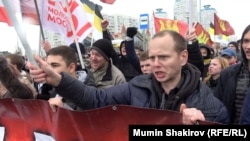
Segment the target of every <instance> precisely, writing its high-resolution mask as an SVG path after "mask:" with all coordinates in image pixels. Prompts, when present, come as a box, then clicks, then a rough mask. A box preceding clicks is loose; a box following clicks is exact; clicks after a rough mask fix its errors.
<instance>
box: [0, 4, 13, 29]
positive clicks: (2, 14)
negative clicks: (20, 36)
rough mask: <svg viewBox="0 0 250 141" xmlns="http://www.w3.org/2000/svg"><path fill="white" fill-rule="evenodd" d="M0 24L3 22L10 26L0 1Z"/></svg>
mask: <svg viewBox="0 0 250 141" xmlns="http://www.w3.org/2000/svg"><path fill="white" fill-rule="evenodd" d="M0 22H5V23H7V24H8V25H9V26H12V23H11V20H10V18H9V16H8V13H7V11H6V9H5V7H4V5H3V3H2V0H0Z"/></svg>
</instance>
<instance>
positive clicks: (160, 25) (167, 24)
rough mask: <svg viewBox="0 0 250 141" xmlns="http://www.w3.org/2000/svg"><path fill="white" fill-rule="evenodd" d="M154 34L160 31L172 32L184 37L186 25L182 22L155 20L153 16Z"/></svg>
mask: <svg viewBox="0 0 250 141" xmlns="http://www.w3.org/2000/svg"><path fill="white" fill-rule="evenodd" d="M154 25H155V33H157V32H160V31H162V30H166V29H167V30H174V31H176V32H178V33H180V34H181V35H182V36H185V35H186V32H187V30H188V24H187V23H185V22H183V21H177V20H170V19H163V18H157V17H155V16H154Z"/></svg>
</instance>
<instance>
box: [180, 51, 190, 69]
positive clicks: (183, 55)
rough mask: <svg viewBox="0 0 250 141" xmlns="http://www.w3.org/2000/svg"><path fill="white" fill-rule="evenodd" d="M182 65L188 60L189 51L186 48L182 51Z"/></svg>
mask: <svg viewBox="0 0 250 141" xmlns="http://www.w3.org/2000/svg"><path fill="white" fill-rule="evenodd" d="M180 59H181V65H182V66H184V65H186V64H187V61H188V51H187V50H186V49H185V50H183V51H182V52H181V53H180Z"/></svg>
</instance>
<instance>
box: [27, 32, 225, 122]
mask: <svg viewBox="0 0 250 141" xmlns="http://www.w3.org/2000/svg"><path fill="white" fill-rule="evenodd" d="M35 59H36V61H37V62H38V64H39V67H40V68H37V67H35V66H34V65H32V64H31V63H29V68H30V73H31V75H32V77H33V78H34V81H36V82H44V81H46V83H49V84H51V85H53V86H54V87H55V89H56V91H57V92H58V93H60V95H61V96H62V97H64V98H67V99H70V100H71V101H73V102H74V103H75V104H76V105H77V106H79V107H81V108H84V109H94V108H98V107H103V106H108V105H119V104H121V105H131V106H136V107H143V108H155V109H165V110H172V111H177V112H181V113H182V115H183V124H196V123H197V121H205V120H206V121H213V122H220V123H225V124H227V123H228V121H229V119H228V112H227V109H226V107H225V106H224V105H223V103H222V102H221V101H220V100H218V99H217V98H216V97H215V96H214V95H213V93H212V91H211V90H210V88H208V87H207V86H206V85H205V84H203V83H202V81H201V79H200V75H201V73H200V71H199V70H198V69H197V67H195V66H193V65H192V64H190V63H188V62H187V60H188V51H187V43H186V40H185V38H184V37H183V36H182V35H180V34H179V33H177V32H175V31H171V30H164V31H161V32H158V33H156V34H155V35H154V36H153V37H152V39H151V40H150V42H149V59H150V62H151V65H152V74H148V75H140V76H136V77H135V78H133V79H132V80H131V81H129V82H127V83H124V84H120V85H116V86H113V87H110V88H105V89H97V88H95V87H92V86H87V85H84V84H83V83H81V82H79V81H78V80H76V79H74V78H72V77H71V76H69V75H67V74H66V73H56V72H54V71H53V70H52V69H51V67H50V66H49V65H48V64H46V62H45V61H43V60H42V59H41V58H39V57H38V56H35ZM50 104H51V106H52V108H53V107H54V106H55V104H53V103H50Z"/></svg>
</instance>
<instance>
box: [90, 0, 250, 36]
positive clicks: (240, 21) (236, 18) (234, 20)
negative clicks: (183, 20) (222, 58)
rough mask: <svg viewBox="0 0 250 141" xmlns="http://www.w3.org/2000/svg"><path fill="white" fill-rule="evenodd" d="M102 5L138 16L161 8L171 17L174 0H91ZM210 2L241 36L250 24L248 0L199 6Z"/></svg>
mask: <svg viewBox="0 0 250 141" xmlns="http://www.w3.org/2000/svg"><path fill="white" fill-rule="evenodd" d="M92 1H93V2H94V3H97V4H100V5H102V6H103V10H102V12H103V13H108V14H112V13H120V14H125V15H130V16H133V17H139V16H140V14H144V13H148V14H151V13H152V11H153V10H154V9H156V8H163V9H164V11H166V12H167V13H168V15H169V18H173V9H174V2H175V0H116V2H115V3H114V4H113V5H109V4H103V3H102V2H100V0H92ZM206 4H210V5H211V7H213V8H215V9H216V10H217V12H218V16H219V17H220V18H221V19H223V20H227V21H229V23H230V24H231V26H232V27H233V28H234V29H235V32H236V35H237V36H238V37H240V36H241V33H242V32H243V30H244V28H245V27H246V26H247V25H248V24H250V16H249V15H248V14H249V13H250V8H249V6H250V0H201V6H203V5H206Z"/></svg>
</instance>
